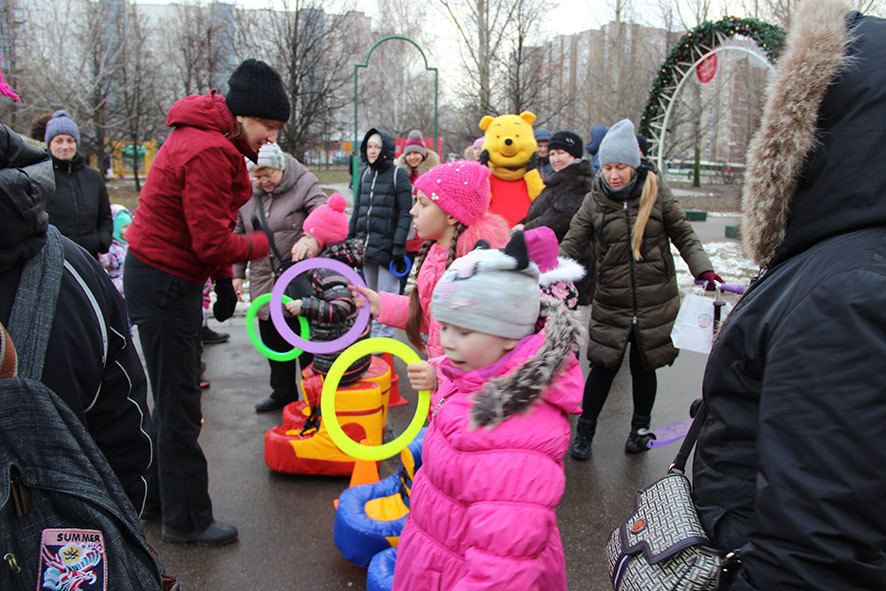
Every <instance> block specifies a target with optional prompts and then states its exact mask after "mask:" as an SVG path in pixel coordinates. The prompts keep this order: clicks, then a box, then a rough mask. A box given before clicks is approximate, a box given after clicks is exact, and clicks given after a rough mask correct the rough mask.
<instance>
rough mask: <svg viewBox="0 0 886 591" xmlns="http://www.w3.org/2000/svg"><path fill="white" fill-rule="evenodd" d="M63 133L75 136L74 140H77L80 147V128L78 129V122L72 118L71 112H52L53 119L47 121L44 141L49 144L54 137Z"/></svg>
mask: <svg viewBox="0 0 886 591" xmlns="http://www.w3.org/2000/svg"><path fill="white" fill-rule="evenodd" d="M62 134H64V135H69V136H71V137H72V138H74V141H75V142H77V147H78V148H79V147H80V130H79V129H77V124H76V123H74V120H73V119H71V114H70V113H68V112H67V111H64V110H61V111H56V112H55V113H53V114H52V119H50V120H49V121H47V122H46V133H45V134H44V136H43V141H44V142H45V143H46V145H47V146H48V145H49V142H51V141H52V138H54V137H55V136H57V135H62Z"/></svg>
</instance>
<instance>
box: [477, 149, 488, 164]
mask: <svg viewBox="0 0 886 591" xmlns="http://www.w3.org/2000/svg"><path fill="white" fill-rule="evenodd" d="M479 162H480V164H482V165H483V166H486V165H488V164H489V150H483V151H482V152H480V158H479Z"/></svg>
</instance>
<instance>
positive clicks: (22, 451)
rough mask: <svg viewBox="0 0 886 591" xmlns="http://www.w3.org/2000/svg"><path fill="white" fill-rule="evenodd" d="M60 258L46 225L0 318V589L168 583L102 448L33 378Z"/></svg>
mask: <svg viewBox="0 0 886 591" xmlns="http://www.w3.org/2000/svg"><path fill="white" fill-rule="evenodd" d="M63 261H64V250H63V246H62V242H61V237H60V235H59V234H58V231H57V230H56V229H55V228H54V227H52V226H50V228H49V233H48V235H47V241H46V245H45V246H44V247H43V250H42V251H41V252H40V254H38V255H37V256H35V257H33V258H32V259H31V260H29V261H28V262H27V263H25V265H24V266H23V268H22V274H21V279H20V281H19V285H18V288H17V291H16V297H15V303H14V305H13V308H12V312H11V314H10V319H9V332H8V333H7V331H6V329H5V328H4V327H2V324H0V328H2V331H0V333H2V335H0V336H2V339H3V343H2V347H0V359H2V365H0V369H2V372H0V556H2V557H3V565H2V566H0V570H2V574H0V589H2V590H3V591H7V590H18V589H22V590H27V591H33V590H34V589H53V590H59V591H61V590H67V589H81V590H82V591H86V590H88V589H100V590H107V589H113V590H117V589H127V590H128V589H138V590H141V589H151V590H159V589H161V588H164V587H166V588H167V589H168V588H172V586H171V585H174V582H172V583H171V584H164V583H163V582H162V580H163V577H162V576H161V573H162V565H161V564H160V562H159V560H158V559H157V557H156V554H155V553H154V552H153V550H152V549H151V547H150V546H149V545H148V543H147V541H146V540H145V536H144V531H143V530H142V527H141V523H140V521H139V517H138V515H137V513H136V511H135V509H134V508H133V506H132V503H131V502H130V501H129V498H128V497H127V496H126V493H125V492H124V490H123V486H122V485H121V484H120V481H119V480H118V479H117V476H116V475H115V474H114V472H113V471H112V470H111V467H110V465H109V464H108V461H107V459H105V456H104V454H102V452H101V450H100V449H99V448H98V446H97V445H96V443H95V441H93V439H92V436H91V435H90V434H89V432H88V431H87V430H86V428H85V427H84V425H83V424H82V423H81V422H80V420H79V419H78V418H77V415H76V414H74V412H73V411H72V410H71V409H70V408H69V407H68V406H67V404H65V403H64V402H63V401H62V400H61V399H60V398H59V397H58V396H56V395H55V394H54V393H53V392H52V391H51V390H50V389H49V388H47V387H46V386H45V385H44V384H43V383H42V382H41V381H40V379H41V376H42V375H43V363H44V359H45V356H46V345H47V342H48V340H49V333H50V330H51V328H52V323H53V317H54V316H55V304H56V300H57V297H58V292H59V287H60V284H61V277H62V273H64V272H65V271H64V269H63ZM16 346H17V349H18V350H17V351H16Z"/></svg>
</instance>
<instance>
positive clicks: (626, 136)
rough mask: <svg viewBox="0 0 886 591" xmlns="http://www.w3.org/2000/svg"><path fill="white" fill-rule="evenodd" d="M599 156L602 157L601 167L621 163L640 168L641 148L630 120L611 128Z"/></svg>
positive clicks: (620, 122)
mask: <svg viewBox="0 0 886 591" xmlns="http://www.w3.org/2000/svg"><path fill="white" fill-rule="evenodd" d="M597 155H598V156H599V157H600V166H603V165H604V164H611V163H613V162H620V163H621V164H627V165H628V166H630V167H631V168H639V167H640V146H639V144H637V134H636V133H635V132H634V124H633V123H631V121H630V119H622V120H621V121H619V122H618V123H616V124H615V125H613V126H612V127H610V128H609V131H607V132H606V137H604V138H603V141H602V142H600V151H599V152H598V154H597Z"/></svg>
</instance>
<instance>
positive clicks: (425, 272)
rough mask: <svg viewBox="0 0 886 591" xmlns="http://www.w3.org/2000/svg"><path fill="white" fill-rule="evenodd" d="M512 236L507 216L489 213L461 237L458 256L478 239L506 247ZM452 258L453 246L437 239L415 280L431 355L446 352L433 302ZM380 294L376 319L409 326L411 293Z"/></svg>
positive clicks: (390, 323) (400, 325)
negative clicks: (431, 309) (442, 343)
mask: <svg viewBox="0 0 886 591" xmlns="http://www.w3.org/2000/svg"><path fill="white" fill-rule="evenodd" d="M510 237H511V233H510V229H509V228H508V224H507V222H506V221H505V220H504V218H503V217H501V216H497V215H493V214H490V213H487V214H486V215H484V216H483V217H481V218H480V219H479V220H477V221H476V222H474V224H473V225H472V226H470V227H469V228H468V229H467V230H465V231H464V232H463V233H462V235H461V236H459V238H458V241H457V242H456V249H455V256H456V258H458V257H461V256H464V255H466V254H467V253H469V252H470V251H472V250H473V249H474V246H475V245H476V244H477V241H478V240H485V241H486V242H488V243H489V247H490V248H502V247H504V246H505V245H506V244H507V243H508V240H509V239H510ZM448 261H449V248H443V247H442V246H440V245H439V244H437V243H436V242H435V243H434V244H433V245H432V246H431V248H430V250H428V254H427V256H426V257H425V260H424V262H423V263H422V266H421V269H419V270H418V275H417V276H416V280H415V289H417V290H418V300H419V302H420V303H421V309H422V322H421V332H422V333H427V335H428V339H427V349H428V357H439V356H440V355H443V348H442V347H441V346H440V324H438V323H437V321H436V320H434V319H433V318H431V314H430V310H429V305H430V303H431V295H432V294H433V293H434V286H435V285H437V281H439V279H440V277H441V276H442V275H443V273H444V272H445V271H446V264H447V262H448ZM378 296H379V298H381V306H380V307H379V314H378V316H376V320H378V321H379V322H381V323H382V324H387V325H388V326H394V327H397V328H402V329H405V328H406V322H407V320H409V296H401V295H396V294H393V293H385V292H383V291H380V292H378Z"/></svg>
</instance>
